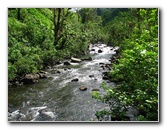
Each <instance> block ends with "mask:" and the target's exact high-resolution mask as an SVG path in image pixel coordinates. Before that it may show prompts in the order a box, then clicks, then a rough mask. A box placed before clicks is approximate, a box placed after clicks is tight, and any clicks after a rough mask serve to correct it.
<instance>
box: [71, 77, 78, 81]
mask: <svg viewBox="0 0 166 129" xmlns="http://www.w3.org/2000/svg"><path fill="white" fill-rule="evenodd" d="M78 80H79V79H78V78H75V79H73V80H71V81H72V82H78Z"/></svg>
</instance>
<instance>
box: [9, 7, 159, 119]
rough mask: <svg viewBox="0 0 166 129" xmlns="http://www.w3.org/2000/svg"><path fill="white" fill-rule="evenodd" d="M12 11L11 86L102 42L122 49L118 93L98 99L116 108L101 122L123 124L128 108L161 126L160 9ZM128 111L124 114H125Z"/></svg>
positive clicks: (108, 89)
mask: <svg viewBox="0 0 166 129" xmlns="http://www.w3.org/2000/svg"><path fill="white" fill-rule="evenodd" d="M72 10H73V9H71V8H9V9H8V80H9V81H12V80H13V79H14V78H16V77H17V76H22V75H24V74H25V73H37V72H39V70H42V69H43V68H44V67H46V66H48V65H54V64H55V62H56V61H59V60H63V59H66V58H70V57H72V56H76V57H78V56H80V55H85V54H87V53H88V46H89V44H91V43H97V42H98V41H101V42H104V43H106V44H108V45H111V46H119V47H120V52H119V54H118V60H117V61H116V63H113V64H112V66H111V67H112V70H111V71H110V80H111V81H113V82H116V83H117V86H116V88H112V86H107V85H106V84H105V83H103V84H102V85H101V87H102V88H103V89H104V90H105V94H104V95H101V94H100V92H98V91H97V92H93V94H92V97H94V98H95V99H98V100H101V101H103V102H104V103H111V102H110V100H114V102H115V103H114V104H110V109H109V110H105V109H103V110H102V109H101V110H100V111H98V112H96V116H97V117H98V118H99V119H101V118H103V117H104V116H105V115H109V114H111V115H112V116H116V117H120V118H123V119H122V120H125V115H126V108H127V107H129V106H132V107H134V108H136V109H137V110H138V111H139V114H138V120H140V121H141V120H142V121H158V101H159V100H158V99H159V98H158V92H159V88H158V84H159V83H158V58H159V57H158V46H159V44H158V9H156V8H82V9H77V8H76V9H74V11H72ZM122 107H124V108H122Z"/></svg>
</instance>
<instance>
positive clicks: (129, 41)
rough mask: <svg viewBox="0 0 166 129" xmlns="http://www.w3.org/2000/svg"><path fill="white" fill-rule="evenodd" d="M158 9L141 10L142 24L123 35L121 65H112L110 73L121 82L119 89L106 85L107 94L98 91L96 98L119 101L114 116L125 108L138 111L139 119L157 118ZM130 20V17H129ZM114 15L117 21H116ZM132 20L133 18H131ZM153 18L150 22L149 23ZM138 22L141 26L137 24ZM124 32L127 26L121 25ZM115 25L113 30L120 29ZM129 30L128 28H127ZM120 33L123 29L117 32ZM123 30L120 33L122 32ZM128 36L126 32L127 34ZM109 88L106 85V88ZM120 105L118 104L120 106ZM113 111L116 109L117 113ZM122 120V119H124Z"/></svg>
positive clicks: (114, 79)
mask: <svg viewBox="0 0 166 129" xmlns="http://www.w3.org/2000/svg"><path fill="white" fill-rule="evenodd" d="M157 12H158V10H157V9H140V10H139V11H138V12H137V14H139V15H140V19H141V20H139V23H134V24H135V26H134V27H133V29H132V30H129V32H130V33H129V34H127V36H128V37H130V38H124V37H120V39H119V40H121V42H120V43H119V45H120V49H121V55H120V58H119V59H118V64H113V66H112V70H111V71H110V76H111V79H112V81H119V83H118V85H117V87H116V88H112V87H110V88H109V87H108V86H106V84H103V85H104V86H102V87H104V88H103V89H104V90H105V95H104V96H102V97H100V98H99V97H97V96H101V95H100V94H96V95H95V96H96V97H94V98H96V99H100V100H102V101H103V102H106V103H107V102H108V103H109V102H110V101H111V100H112V101H114V102H115V103H116V107H114V108H115V110H114V109H112V106H111V107H110V112H111V115H112V116H115V115H116V116H117V115H118V113H119V114H121V113H122V114H125V112H126V111H125V110H123V111H122V112H120V110H121V109H122V107H123V109H125V107H129V106H132V107H134V108H136V109H137V110H138V113H139V114H138V116H137V118H136V120H141V121H157V120H158V40H157V39H158V13H157ZM129 19H130V18H129ZM116 20H117V19H116V18H115V21H112V22H115V23H116V22H117V21H116ZM129 21H130V20H129ZM149 21H150V24H149ZM138 24H139V25H138ZM121 28H122V29H120V30H123V29H124V31H123V32H121V33H122V34H123V33H124V32H125V31H126V30H125V29H126V28H125V26H121ZM117 29H118V28H116V29H115V30H113V31H117ZM127 31H128V30H127ZM118 33H120V31H119V32H118ZM121 33H120V34H121ZM124 35H125V36H126V34H125V33H124ZM105 87H106V88H105ZM117 105H118V106H117ZM114 111H117V113H116V112H114ZM122 120H123V119H122Z"/></svg>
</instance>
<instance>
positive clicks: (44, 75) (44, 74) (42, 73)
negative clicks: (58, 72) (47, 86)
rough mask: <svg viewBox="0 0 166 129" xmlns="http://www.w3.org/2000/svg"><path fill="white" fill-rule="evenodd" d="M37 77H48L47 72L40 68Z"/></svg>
mask: <svg viewBox="0 0 166 129" xmlns="http://www.w3.org/2000/svg"><path fill="white" fill-rule="evenodd" d="M39 77H40V78H48V72H45V71H43V70H41V71H40V73H39Z"/></svg>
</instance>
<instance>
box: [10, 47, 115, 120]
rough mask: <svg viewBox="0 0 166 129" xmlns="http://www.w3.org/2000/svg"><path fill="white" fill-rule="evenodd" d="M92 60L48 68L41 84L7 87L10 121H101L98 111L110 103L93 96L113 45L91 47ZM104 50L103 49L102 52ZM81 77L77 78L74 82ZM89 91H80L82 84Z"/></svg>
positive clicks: (105, 69) (112, 50) (104, 70)
mask: <svg viewBox="0 0 166 129" xmlns="http://www.w3.org/2000/svg"><path fill="white" fill-rule="evenodd" d="M89 49H90V56H91V58H92V60H91V61H82V62H80V63H71V65H64V64H63V63H62V64H59V65H55V66H53V67H52V68H51V69H47V72H48V73H49V78H46V79H40V80H39V82H38V83H35V84H32V85H23V86H17V87H9V88H8V120H9V121H98V119H97V118H96V116H95V113H96V111H99V110H101V109H103V108H108V105H107V104H105V103H102V102H101V101H97V100H96V99H93V98H92V95H91V92H92V90H93V89H94V88H95V89H97V90H99V91H100V92H101V93H102V92H103V90H102V88H100V86H101V84H102V82H103V81H105V82H106V83H107V84H108V85H110V86H111V85H112V86H115V84H114V83H113V82H109V81H107V80H103V74H102V73H103V72H106V71H107V72H108V71H109V69H108V68H106V67H105V68H103V67H102V66H103V64H110V63H111V62H110V57H111V56H112V55H113V54H115V51H114V48H113V47H110V46H107V45H105V44H94V45H91V46H90V48H89ZM100 50H101V51H100ZM73 79H78V80H77V81H72V80H73ZM82 86H84V87H86V88H87V90H85V91H81V90H80V89H79V88H80V87H82Z"/></svg>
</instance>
